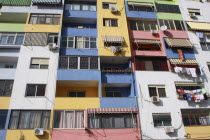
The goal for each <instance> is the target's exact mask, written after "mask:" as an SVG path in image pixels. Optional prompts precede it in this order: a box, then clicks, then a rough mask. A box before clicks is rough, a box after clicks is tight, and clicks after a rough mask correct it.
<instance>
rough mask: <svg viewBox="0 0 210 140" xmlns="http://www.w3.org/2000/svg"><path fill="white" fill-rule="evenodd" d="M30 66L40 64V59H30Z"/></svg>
mask: <svg viewBox="0 0 210 140" xmlns="http://www.w3.org/2000/svg"><path fill="white" fill-rule="evenodd" d="M31 64H40V58H32V59H31Z"/></svg>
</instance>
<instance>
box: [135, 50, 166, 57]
mask: <svg viewBox="0 0 210 140" xmlns="http://www.w3.org/2000/svg"><path fill="white" fill-rule="evenodd" d="M134 55H139V56H140V55H141V56H166V55H165V53H164V51H143V50H136V51H134Z"/></svg>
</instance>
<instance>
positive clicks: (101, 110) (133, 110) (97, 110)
mask: <svg viewBox="0 0 210 140" xmlns="http://www.w3.org/2000/svg"><path fill="white" fill-rule="evenodd" d="M88 113H89V114H91V113H138V108H90V109H88Z"/></svg>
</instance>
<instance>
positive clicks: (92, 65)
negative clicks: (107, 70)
mask: <svg viewBox="0 0 210 140" xmlns="http://www.w3.org/2000/svg"><path fill="white" fill-rule="evenodd" d="M90 69H98V57H90Z"/></svg>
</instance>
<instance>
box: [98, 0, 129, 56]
mask: <svg viewBox="0 0 210 140" xmlns="http://www.w3.org/2000/svg"><path fill="white" fill-rule="evenodd" d="M102 2H116V3H117V9H118V10H119V12H117V13H116V14H112V13H111V11H110V10H109V9H103V8H102ZM97 10H98V11H100V12H98V18H97V23H98V51H99V56H131V52H130V41H129V35H128V26H127V20H126V12H125V6H124V0H105V1H104V0H97ZM103 18H113V19H118V26H119V27H105V26H103ZM102 35H107V36H123V37H124V40H125V42H124V45H123V48H122V53H117V54H114V53H112V52H111V51H110V47H104V42H103V41H102Z"/></svg>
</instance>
